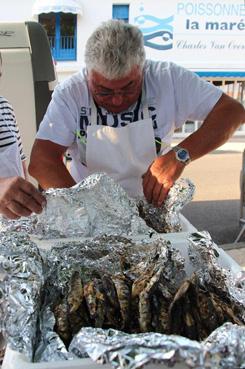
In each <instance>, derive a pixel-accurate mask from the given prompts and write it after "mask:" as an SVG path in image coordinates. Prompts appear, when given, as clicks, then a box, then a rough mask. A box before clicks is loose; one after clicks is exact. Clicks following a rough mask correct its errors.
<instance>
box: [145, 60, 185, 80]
mask: <svg viewBox="0 0 245 369" xmlns="http://www.w3.org/2000/svg"><path fill="white" fill-rule="evenodd" d="M178 68H179V66H178V65H177V64H175V63H172V62H169V61H160V60H146V63H145V68H144V73H145V75H146V76H150V78H153V79H154V77H156V78H160V77H161V76H170V75H171V73H172V71H173V70H174V69H178Z"/></svg>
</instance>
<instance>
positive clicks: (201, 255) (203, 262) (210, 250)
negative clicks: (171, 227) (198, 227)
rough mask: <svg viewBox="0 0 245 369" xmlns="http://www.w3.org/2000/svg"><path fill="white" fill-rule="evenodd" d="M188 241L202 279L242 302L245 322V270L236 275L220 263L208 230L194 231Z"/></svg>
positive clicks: (239, 302)
mask: <svg viewBox="0 0 245 369" xmlns="http://www.w3.org/2000/svg"><path fill="white" fill-rule="evenodd" d="M188 241H189V249H188V252H189V258H190V261H191V263H192V264H193V265H194V267H195V269H196V270H199V272H200V273H201V278H202V280H203V281H205V282H206V283H209V284H212V283H214V284H215V285H217V286H219V287H220V289H221V290H223V291H224V293H225V294H227V295H229V296H230V298H231V299H232V300H233V301H236V302H237V304H240V306H241V309H240V310H241V313H240V315H241V318H242V320H243V321H244V322H245V285H244V272H243V271H241V272H240V273H239V274H237V275H235V276H234V275H233V273H232V272H231V271H230V270H228V269H224V268H221V267H220V266H219V265H218V263H217V258H218V256H219V252H218V251H217V247H216V245H215V243H214V242H213V240H212V238H211V236H210V234H209V233H208V232H206V231H204V232H196V233H193V234H191V235H190V236H189V237H188Z"/></svg>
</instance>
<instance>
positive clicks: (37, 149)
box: [28, 139, 76, 189]
mask: <svg viewBox="0 0 245 369" xmlns="http://www.w3.org/2000/svg"><path fill="white" fill-rule="evenodd" d="M66 150H67V147H65V146H61V145H58V144H56V143H54V142H51V141H48V140H40V139H36V140H35V142H34V145H33V148H32V152H31V159H30V165H29V168H28V169H29V173H30V174H31V175H32V176H33V177H34V178H36V180H37V181H38V183H39V184H40V186H41V187H42V188H43V189H47V188H50V187H53V188H63V187H72V186H73V185H74V184H75V183H76V182H75V181H74V179H73V178H72V176H71V175H70V173H69V171H68V170H67V169H66V166H65V165H64V163H63V154H64V153H65V151H66Z"/></svg>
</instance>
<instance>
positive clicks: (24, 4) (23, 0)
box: [0, 0, 34, 22]
mask: <svg viewBox="0 0 245 369" xmlns="http://www.w3.org/2000/svg"><path fill="white" fill-rule="evenodd" d="M0 3H1V11H0V22H22V21H27V20H32V19H33V17H32V4H33V3H34V0H0Z"/></svg>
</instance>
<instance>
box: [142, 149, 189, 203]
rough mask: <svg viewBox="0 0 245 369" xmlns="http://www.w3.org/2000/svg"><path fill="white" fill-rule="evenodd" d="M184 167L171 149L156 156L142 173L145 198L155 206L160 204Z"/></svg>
mask: <svg viewBox="0 0 245 369" xmlns="http://www.w3.org/2000/svg"><path fill="white" fill-rule="evenodd" d="M184 167H185V165H184V164H182V163H181V162H179V161H178V160H176V157H175V153H174V152H173V151H172V150H171V151H169V152H168V153H167V154H165V155H162V156H160V157H158V158H156V159H155V160H154V161H153V163H152V164H151V165H150V166H149V168H148V170H147V172H146V173H145V174H144V175H143V191H144V195H145V198H146V200H147V201H148V202H149V203H153V205H154V206H156V207H159V206H161V205H162V203H163V201H164V199H165V198H166V196H167V194H168V191H169V190H170V188H171V187H172V186H173V184H174V182H175V181H176V180H177V179H178V178H179V177H180V175H181V173H182V172H183V170H184Z"/></svg>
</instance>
